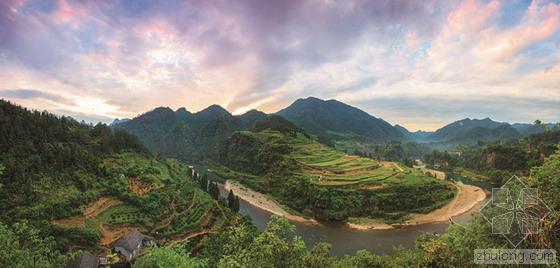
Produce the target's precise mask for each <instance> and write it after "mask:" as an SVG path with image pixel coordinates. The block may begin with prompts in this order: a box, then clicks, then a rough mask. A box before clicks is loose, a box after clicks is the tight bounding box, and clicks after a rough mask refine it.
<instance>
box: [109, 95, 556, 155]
mask: <svg viewBox="0 0 560 268" xmlns="http://www.w3.org/2000/svg"><path fill="white" fill-rule="evenodd" d="M286 120H287V121H286ZM111 127H113V128H122V129H125V130H127V131H130V132H132V133H133V134H135V135H136V136H138V138H139V139H140V140H141V141H142V142H143V143H144V145H145V146H146V147H148V148H149V149H150V150H152V151H154V152H157V153H160V154H161V155H163V156H166V157H174V158H177V159H180V160H183V161H195V162H196V161H200V160H202V159H204V158H205V157H213V156H216V154H217V146H218V145H219V144H220V143H221V142H222V141H224V140H226V139H228V138H229V137H230V136H231V135H232V134H233V133H234V132H236V131H249V130H250V131H260V130H263V129H266V128H274V129H276V130H279V131H291V132H293V131H304V132H306V133H309V134H313V135H316V136H317V137H318V140H319V141H320V142H323V143H325V144H332V141H335V142H336V141H344V140H353V141H358V142H362V143H370V144H376V143H390V142H395V141H397V142H407V141H416V142H421V143H427V144H430V145H432V146H434V147H435V148H444V147H445V148H450V147H453V146H455V145H458V144H473V143H476V142H477V141H496V140H508V139H514V138H518V137H521V136H526V135H530V134H535V133H540V132H543V131H544V130H545V128H547V127H549V128H552V127H554V126H553V125H552V124H543V125H540V126H536V125H532V124H513V125H510V124H508V123H503V122H496V121H493V120H491V119H490V118H485V119H470V118H466V119H462V120H459V121H456V122H453V123H451V124H448V125H446V126H444V127H442V128H440V129H438V130H436V131H434V132H428V131H416V132H410V131H408V130H407V129H406V128H404V127H402V126H400V125H395V126H392V125H391V124H389V123H387V122H386V121H384V120H383V119H381V118H376V117H374V116H371V115H369V114H368V113H366V112H364V111H362V110H360V109H358V108H356V107H353V106H350V105H347V104H344V103H342V102H339V101H337V100H321V99H318V98H313V97H309V98H305V99H298V100H296V101H295V102H294V103H292V104H291V105H290V106H288V107H286V108H284V109H282V110H280V111H278V112H277V113H276V114H272V115H270V114H265V113H263V112H261V111H257V110H251V111H248V112H247V113H245V114H242V115H232V114H231V113H229V112H228V111H227V110H225V109H224V108H222V107H220V106H219V105H211V106H209V107H208V108H206V109H204V110H202V111H199V112H197V113H191V112H189V111H188V110H187V109H185V108H180V109H178V110H176V111H173V110H171V109H170V108H168V107H159V108H156V109H154V110H152V111H149V112H147V113H144V114H142V115H140V116H137V117H136V118H133V119H122V120H118V119H116V120H115V121H114V122H113V123H112V124H111Z"/></svg>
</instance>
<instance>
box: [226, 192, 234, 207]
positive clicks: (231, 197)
mask: <svg viewBox="0 0 560 268" xmlns="http://www.w3.org/2000/svg"><path fill="white" fill-rule="evenodd" d="M227 201H228V202H227V203H228V207H229V209H231V211H234V208H235V195H234V194H233V191H232V190H229V194H228V196H227Z"/></svg>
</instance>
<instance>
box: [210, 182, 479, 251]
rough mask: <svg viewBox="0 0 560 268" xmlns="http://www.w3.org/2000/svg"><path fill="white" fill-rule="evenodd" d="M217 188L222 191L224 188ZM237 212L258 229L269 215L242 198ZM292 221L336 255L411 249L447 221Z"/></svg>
mask: <svg viewBox="0 0 560 268" xmlns="http://www.w3.org/2000/svg"><path fill="white" fill-rule="evenodd" d="M465 183H467V182H465ZM220 188H221V190H222V191H223V187H220ZM222 194H225V195H227V193H225V192H222ZM485 202H486V201H485ZM485 202H482V203H481V204H479V205H478V206H477V207H475V208H473V209H472V210H471V211H470V212H468V213H465V214H463V215H461V216H458V217H455V218H453V220H454V222H457V223H466V222H468V221H469V220H470V219H471V218H472V212H475V211H478V208H480V206H481V205H482V204H484V203H485ZM240 212H241V213H242V214H244V215H248V216H250V217H251V219H252V220H253V223H254V224H255V225H256V226H257V227H258V228H259V230H262V229H264V228H265V226H266V223H267V222H268V220H269V219H270V216H271V213H270V212H268V211H265V210H262V209H260V208H258V207H255V206H253V205H251V204H249V203H247V202H245V201H244V200H240ZM291 223H292V224H294V225H295V226H296V228H297V234H298V235H299V236H301V237H302V238H303V239H304V241H305V243H306V244H307V245H308V246H309V245H313V244H315V243H318V242H327V243H329V244H331V245H332V253H333V254H334V255H337V256H343V255H345V254H354V253H356V251H358V250H360V249H366V250H369V251H371V252H374V253H378V254H381V253H386V254H391V253H392V252H393V248H394V247H397V246H404V247H405V248H412V247H414V242H415V240H416V238H417V237H418V236H420V235H421V234H424V233H439V234H441V233H443V232H445V230H446V229H447V226H448V225H449V224H448V223H430V224H422V225H417V226H408V227H404V228H399V229H393V230H366V231H362V230H354V229H350V228H348V227H347V226H346V225H345V224H341V223H332V222H325V223H321V224H320V225H315V224H307V223H300V222H293V221H292V222H291Z"/></svg>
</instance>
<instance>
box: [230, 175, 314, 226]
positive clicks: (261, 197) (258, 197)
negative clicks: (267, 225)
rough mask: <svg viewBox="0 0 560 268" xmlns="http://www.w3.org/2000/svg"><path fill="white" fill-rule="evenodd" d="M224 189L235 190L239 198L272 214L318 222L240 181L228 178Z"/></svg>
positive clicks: (290, 218) (302, 220)
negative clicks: (281, 204) (292, 211)
mask: <svg viewBox="0 0 560 268" xmlns="http://www.w3.org/2000/svg"><path fill="white" fill-rule="evenodd" d="M224 189H226V190H227V191H229V190H233V193H234V194H235V195H237V196H239V198H241V199H243V200H245V201H246V202H247V203H249V204H251V205H253V206H256V207H258V208H260V209H263V210H266V211H268V212H270V213H272V214H275V215H279V216H283V217H286V218H288V220H291V221H297V222H303V223H312V224H318V222H317V221H316V220H314V219H306V218H304V217H301V216H297V215H293V214H290V213H289V212H287V211H286V210H284V209H283V208H282V207H281V206H280V205H278V204H277V203H276V202H275V201H274V200H272V199H271V198H270V197H268V196H267V195H265V194H262V193H259V192H256V191H253V190H251V189H249V188H248V187H245V186H243V185H241V184H240V183H238V182H235V181H231V180H227V181H226V183H225V184H224Z"/></svg>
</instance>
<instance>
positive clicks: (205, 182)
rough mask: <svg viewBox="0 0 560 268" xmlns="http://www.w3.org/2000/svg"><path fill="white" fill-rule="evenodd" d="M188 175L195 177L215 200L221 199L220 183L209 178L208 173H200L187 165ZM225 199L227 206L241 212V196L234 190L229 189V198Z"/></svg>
mask: <svg viewBox="0 0 560 268" xmlns="http://www.w3.org/2000/svg"><path fill="white" fill-rule="evenodd" d="M187 175H188V176H189V177H191V178H192V179H194V180H195V181H197V182H198V185H199V186H200V188H201V189H202V190H204V191H205V192H207V193H208V194H210V196H212V198H214V199H215V200H220V189H219V187H218V183H217V182H213V181H211V180H209V179H208V175H206V174H203V175H200V174H199V173H198V172H197V171H196V169H194V168H191V167H187ZM225 201H226V204H227V207H228V208H229V209H230V210H231V211H232V212H235V213H237V212H239V208H240V205H239V197H238V196H236V195H235V194H234V193H233V191H232V190H230V191H229V193H228V196H227V199H226V200H225Z"/></svg>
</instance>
